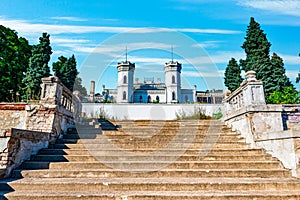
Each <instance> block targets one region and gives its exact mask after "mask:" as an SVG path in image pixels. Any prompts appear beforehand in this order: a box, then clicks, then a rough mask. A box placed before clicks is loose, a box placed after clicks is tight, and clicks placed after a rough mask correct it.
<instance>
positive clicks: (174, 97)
mask: <svg viewBox="0 0 300 200" xmlns="http://www.w3.org/2000/svg"><path fill="white" fill-rule="evenodd" d="M172 100H176V94H175V92H172Z"/></svg>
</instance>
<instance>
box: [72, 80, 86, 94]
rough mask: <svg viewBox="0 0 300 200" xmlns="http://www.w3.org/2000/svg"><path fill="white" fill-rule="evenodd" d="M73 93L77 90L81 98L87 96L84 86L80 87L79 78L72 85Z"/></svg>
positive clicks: (80, 81)
mask: <svg viewBox="0 0 300 200" xmlns="http://www.w3.org/2000/svg"><path fill="white" fill-rule="evenodd" d="M73 89H74V91H75V90H77V91H78V92H79V95H80V96H81V97H84V96H87V90H86V88H85V87H84V86H82V79H81V78H80V77H78V76H77V77H76V79H75V83H74V88H73Z"/></svg>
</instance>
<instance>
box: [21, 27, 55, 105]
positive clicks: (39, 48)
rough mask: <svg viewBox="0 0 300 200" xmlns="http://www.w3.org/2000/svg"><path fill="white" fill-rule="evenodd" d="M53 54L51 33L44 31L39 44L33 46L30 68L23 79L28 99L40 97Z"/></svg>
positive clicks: (48, 73)
mask: <svg viewBox="0 0 300 200" xmlns="http://www.w3.org/2000/svg"><path fill="white" fill-rule="evenodd" d="M51 54H52V48H51V46H50V35H49V34H47V33H43V35H42V37H40V38H39V44H37V45H34V46H33V49H32V56H31V57H30V59H29V68H28V69H27V72H26V76H25V78H24V79H23V83H24V85H25V92H26V98H27V99H39V98H40V93H41V87H40V84H41V83H42V78H44V77H47V76H49V75H50V68H49V66H48V62H49V61H50V56H51Z"/></svg>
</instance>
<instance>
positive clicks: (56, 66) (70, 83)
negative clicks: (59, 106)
mask: <svg viewBox="0 0 300 200" xmlns="http://www.w3.org/2000/svg"><path fill="white" fill-rule="evenodd" d="M52 68H53V71H54V72H55V75H56V76H57V77H58V78H59V79H60V80H61V82H62V83H63V84H64V85H65V86H66V87H67V88H69V89H70V90H71V91H73V87H74V83H75V79H76V77H77V75H78V71H77V68H76V59H75V56H74V55H72V56H71V57H70V58H69V59H68V58H66V57H64V56H60V57H59V58H58V61H57V62H54V63H53V65H52Z"/></svg>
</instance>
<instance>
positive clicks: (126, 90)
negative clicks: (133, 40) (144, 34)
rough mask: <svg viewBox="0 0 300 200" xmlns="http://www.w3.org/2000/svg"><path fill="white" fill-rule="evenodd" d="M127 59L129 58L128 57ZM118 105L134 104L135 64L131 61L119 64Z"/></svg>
mask: <svg viewBox="0 0 300 200" xmlns="http://www.w3.org/2000/svg"><path fill="white" fill-rule="evenodd" d="M126 57H127V56H126ZM117 69H118V95H117V103H131V102H133V77H134V69H135V64H134V63H131V62H129V61H127V59H126V61H125V62H124V61H122V62H120V63H118V67H117Z"/></svg>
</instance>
